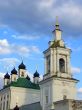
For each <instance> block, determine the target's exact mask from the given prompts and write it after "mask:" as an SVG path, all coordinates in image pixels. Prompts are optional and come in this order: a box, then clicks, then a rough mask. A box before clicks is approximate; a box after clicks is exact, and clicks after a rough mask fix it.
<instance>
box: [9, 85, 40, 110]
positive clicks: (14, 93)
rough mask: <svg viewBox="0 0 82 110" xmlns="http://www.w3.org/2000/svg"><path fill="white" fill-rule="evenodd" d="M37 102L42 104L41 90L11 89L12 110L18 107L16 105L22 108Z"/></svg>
mask: <svg viewBox="0 0 82 110" xmlns="http://www.w3.org/2000/svg"><path fill="white" fill-rule="evenodd" d="M35 102H40V90H36V89H27V88H20V87H11V104H10V108H11V109H13V108H14V107H15V106H16V103H17V104H18V106H19V107H20V106H22V105H26V104H31V103H35Z"/></svg>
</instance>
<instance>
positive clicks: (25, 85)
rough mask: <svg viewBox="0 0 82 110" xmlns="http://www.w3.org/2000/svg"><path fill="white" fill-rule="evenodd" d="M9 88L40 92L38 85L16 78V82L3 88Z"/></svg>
mask: <svg viewBox="0 0 82 110" xmlns="http://www.w3.org/2000/svg"><path fill="white" fill-rule="evenodd" d="M9 86H13V87H22V88H30V89H38V90H40V87H39V84H35V83H32V82H31V81H30V80H28V79H26V78H18V79H17V81H16V82H11V83H10V84H9V85H7V86H5V87H4V88H6V87H9Z"/></svg>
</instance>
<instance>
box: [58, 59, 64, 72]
mask: <svg viewBox="0 0 82 110" xmlns="http://www.w3.org/2000/svg"><path fill="white" fill-rule="evenodd" d="M59 70H60V72H61V73H65V61H64V59H63V58H61V59H60V60H59Z"/></svg>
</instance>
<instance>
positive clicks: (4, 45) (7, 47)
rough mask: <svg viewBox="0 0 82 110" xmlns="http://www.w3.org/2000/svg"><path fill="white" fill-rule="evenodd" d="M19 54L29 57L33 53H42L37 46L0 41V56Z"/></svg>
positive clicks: (5, 40)
mask: <svg viewBox="0 0 82 110" xmlns="http://www.w3.org/2000/svg"><path fill="white" fill-rule="evenodd" d="M13 53H14V54H18V55H21V56H26V57H28V56H29V55H30V54H31V53H36V54H39V53H41V52H40V50H39V48H38V47H37V46H34V45H33V46H26V45H21V46H20V45H17V44H10V43H9V42H8V40H7V39H3V40H0V54H1V55H3V54H13Z"/></svg>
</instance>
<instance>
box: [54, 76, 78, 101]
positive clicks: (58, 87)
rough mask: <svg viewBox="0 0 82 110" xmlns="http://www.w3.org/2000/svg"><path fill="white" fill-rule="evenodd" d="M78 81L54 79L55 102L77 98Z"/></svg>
mask: <svg viewBox="0 0 82 110" xmlns="http://www.w3.org/2000/svg"><path fill="white" fill-rule="evenodd" d="M76 92H77V90H76V83H75V82H74V81H70V80H68V79H67V80H64V79H62V78H61V79H59V80H58V79H54V81H53V102H55V101H59V100H63V98H64V96H66V98H67V99H76Z"/></svg>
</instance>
